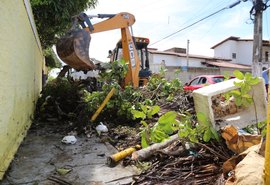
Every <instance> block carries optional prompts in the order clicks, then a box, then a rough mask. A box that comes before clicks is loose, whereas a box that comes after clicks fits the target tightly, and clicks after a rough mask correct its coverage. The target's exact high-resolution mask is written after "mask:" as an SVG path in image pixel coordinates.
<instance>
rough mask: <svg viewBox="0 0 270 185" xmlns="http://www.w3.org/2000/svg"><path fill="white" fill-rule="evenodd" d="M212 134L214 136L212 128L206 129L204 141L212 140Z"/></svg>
mask: <svg viewBox="0 0 270 185" xmlns="http://www.w3.org/2000/svg"><path fill="white" fill-rule="evenodd" d="M211 136H212V133H211V130H210V129H208V130H206V131H205V132H204V134H203V141H204V142H208V141H210V139H211Z"/></svg>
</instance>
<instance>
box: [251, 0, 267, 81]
mask: <svg viewBox="0 0 270 185" xmlns="http://www.w3.org/2000/svg"><path fill="white" fill-rule="evenodd" d="M253 8H254V11H255V14H254V32H253V57H252V59H253V60H252V75H253V76H262V75H261V73H262V12H263V10H264V8H263V1H262V0H253Z"/></svg>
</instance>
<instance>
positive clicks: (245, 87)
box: [225, 70, 259, 107]
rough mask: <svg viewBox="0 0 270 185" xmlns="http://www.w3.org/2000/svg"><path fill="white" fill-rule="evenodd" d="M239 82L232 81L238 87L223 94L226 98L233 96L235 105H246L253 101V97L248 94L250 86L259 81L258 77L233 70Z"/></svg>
mask: <svg viewBox="0 0 270 185" xmlns="http://www.w3.org/2000/svg"><path fill="white" fill-rule="evenodd" d="M233 74H234V75H235V77H236V78H237V79H239V80H240V81H239V82H234V85H235V86H237V87H239V88H238V89H236V90H232V91H230V92H228V93H226V94H225V97H226V99H227V100H228V99H229V98H230V97H234V99H235V104H236V105H237V106H244V107H247V106H248V105H250V104H251V103H252V102H253V97H252V95H250V94H249V93H250V91H251V87H252V86H253V85H256V84H258V83H259V78H258V77H253V76H252V74H251V73H245V74H243V73H242V72H240V71H238V70H235V71H234V72H233Z"/></svg>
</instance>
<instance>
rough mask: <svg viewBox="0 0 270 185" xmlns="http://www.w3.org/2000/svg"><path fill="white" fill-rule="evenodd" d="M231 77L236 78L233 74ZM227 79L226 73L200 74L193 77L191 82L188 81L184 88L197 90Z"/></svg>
mask: <svg viewBox="0 0 270 185" xmlns="http://www.w3.org/2000/svg"><path fill="white" fill-rule="evenodd" d="M230 78H235V77H233V76H231V77H230ZM224 80H225V77H224V75H200V76H197V77H195V78H193V79H192V80H191V81H190V82H188V83H186V84H185V86H184V90H190V91H193V90H196V89H199V88H202V87H204V86H206V85H211V84H215V83H219V82H223V81H224Z"/></svg>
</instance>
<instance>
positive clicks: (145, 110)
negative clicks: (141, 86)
mask: <svg viewBox="0 0 270 185" xmlns="http://www.w3.org/2000/svg"><path fill="white" fill-rule="evenodd" d="M141 109H142V111H143V113H145V114H146V112H147V106H145V105H141Z"/></svg>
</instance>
